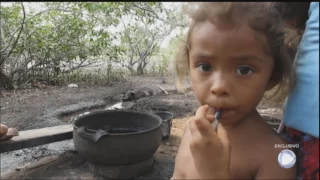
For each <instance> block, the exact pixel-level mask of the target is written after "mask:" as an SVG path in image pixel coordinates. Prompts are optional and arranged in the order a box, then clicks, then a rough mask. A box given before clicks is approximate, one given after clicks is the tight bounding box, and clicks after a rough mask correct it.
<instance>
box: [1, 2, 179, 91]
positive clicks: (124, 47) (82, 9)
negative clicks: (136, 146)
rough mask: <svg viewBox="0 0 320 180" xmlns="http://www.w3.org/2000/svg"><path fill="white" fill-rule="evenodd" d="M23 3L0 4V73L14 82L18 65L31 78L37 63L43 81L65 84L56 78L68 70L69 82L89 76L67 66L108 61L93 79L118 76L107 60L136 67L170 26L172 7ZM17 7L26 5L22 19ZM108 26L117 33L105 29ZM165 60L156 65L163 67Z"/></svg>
mask: <svg viewBox="0 0 320 180" xmlns="http://www.w3.org/2000/svg"><path fill="white" fill-rule="evenodd" d="M29 4H30V3H26V2H24V3H17V2H14V3H11V6H1V11H0V16H1V24H0V30H1V31H0V33H1V41H0V50H1V58H0V68H1V72H4V74H3V75H6V76H8V78H11V79H12V82H16V83H17V82H18V79H19V78H20V77H19V76H20V74H18V75H17V73H18V70H19V72H22V70H21V69H23V72H25V74H27V75H28V77H32V76H33V74H35V72H34V71H35V69H39V68H40V69H42V70H43V69H46V70H45V71H43V72H45V74H43V76H46V77H47V80H50V79H51V80H54V81H58V82H62V83H68V82H65V79H63V78H62V79H61V77H62V76H63V77H64V76H67V75H68V77H69V79H70V78H71V79H70V82H71V81H72V80H74V79H76V80H77V81H78V80H83V79H89V80H88V81H86V82H90V78H91V80H92V78H93V77H94V75H92V74H85V75H84V74H83V73H82V74H80V73H73V72H72V71H75V72H78V70H79V69H80V68H81V67H83V66H86V64H92V63H95V62H96V61H100V62H101V61H104V62H105V63H107V64H109V70H108V73H107V74H103V73H100V75H101V74H103V75H105V76H106V77H105V78H107V79H103V78H100V79H99V78H96V79H98V80H97V81H100V80H101V81H106V82H109V81H110V79H112V78H113V77H114V76H116V77H118V76H119V77H120V76H122V75H119V74H121V73H118V74H117V73H116V71H115V70H114V68H113V64H121V65H123V67H124V68H128V69H130V70H132V68H133V67H134V66H138V68H137V69H136V70H137V71H138V70H141V71H142V70H143V69H144V68H145V67H146V65H147V64H148V63H149V61H150V59H151V57H152V56H153V55H154V54H155V53H157V52H158V50H159V46H160V43H161V42H162V40H163V38H164V37H165V36H167V35H168V34H169V33H170V32H171V30H172V29H173V28H174V27H175V25H173V24H172V23H168V22H167V20H168V19H169V20H172V22H174V17H175V15H174V14H175V13H174V11H175V9H172V10H168V9H165V8H164V7H163V3H161V2H94V3H93V2H45V3H38V4H39V5H42V6H41V7H42V8H43V9H40V8H39V9H37V8H32V7H31V6H28V8H27V5H29ZM23 7H24V9H26V10H27V11H25V19H24V18H23V17H24V13H23ZM177 17H178V16H177ZM124 19H127V21H126V23H125V27H124V28H123V29H121V28H119V27H120V26H119V25H120V24H121V23H122V22H124V21H123V20H124ZM23 20H24V21H23ZM110 27H115V29H116V30H118V32H111V31H110V29H109V28H110ZM19 32H21V34H20V35H19ZM14 42H17V43H14ZM115 42H118V43H115ZM119 42H120V44H119ZM9 52H10V53H9ZM165 59H166V58H165ZM166 63H167V62H166V61H164V62H161V63H160V64H162V66H163V67H165V66H166ZM66 64H67V65H70V66H71V67H67V65H66ZM159 68H160V67H159ZM42 70H41V72H42ZM161 71H162V70H161ZM115 74H116V75H115ZM100 75H98V76H99V77H100ZM75 76H79V77H78V79H77V78H76V77H75ZM20 79H21V78H20ZM33 79H34V78H33ZM67 79H68V78H67ZM92 82H96V81H95V80H93V81H92ZM19 83H20V82H19ZM0 85H1V82H0Z"/></svg>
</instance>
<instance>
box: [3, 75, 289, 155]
mask: <svg viewBox="0 0 320 180" xmlns="http://www.w3.org/2000/svg"><path fill="white" fill-rule="evenodd" d="M163 80H164V78H162V77H157V76H154V77H137V76H136V77H129V78H126V79H124V80H122V81H119V82H116V83H114V84H112V85H109V86H97V87H79V88H69V87H68V86H63V87H54V86H43V87H42V88H36V89H18V90H15V91H4V90H2V91H1V94H0V96H1V103H0V106H1V107H0V108H1V123H4V124H6V125H7V126H9V127H15V128H17V129H18V130H19V131H23V130H29V129H36V128H43V127H46V126H55V125H62V124H66V123H68V122H67V121H64V120H60V121H53V120H52V122H51V123H44V121H50V119H49V118H47V119H46V118H43V117H46V116H45V115H46V113H50V112H52V111H55V110H57V109H59V108H60V109H61V108H62V109H63V108H64V107H66V106H70V105H75V104H79V103H87V102H89V101H90V102H92V101H103V103H102V104H103V105H110V104H113V103H115V102H117V101H120V98H121V94H122V92H126V91H127V90H129V89H135V88H138V87H141V86H151V85H161V86H162V87H163V88H164V89H165V90H167V91H168V94H160V95H156V96H152V97H145V98H142V99H139V100H138V101H136V102H135V105H134V106H133V107H132V108H134V109H146V110H150V111H170V112H173V113H174V120H173V125H172V129H171V137H170V138H169V139H168V140H163V142H162V145H161V146H160V149H159V152H160V153H162V154H163V155H165V156H169V157H172V158H173V157H175V155H176V153H177V150H178V146H179V144H180V141H181V136H182V134H183V129H184V125H185V122H186V121H187V119H188V117H190V116H191V115H192V114H193V113H194V112H195V110H196V108H197V107H198V102H197V100H196V98H195V96H194V94H193V92H188V93H186V94H182V93H177V92H176V90H175V79H174V77H166V78H165V83H164V82H163ZM282 99H283V98H282ZM282 102H283V100H280V101H278V102H275V101H270V100H269V101H268V100H263V101H262V102H261V103H260V104H259V106H258V110H259V111H260V112H262V113H263V114H267V116H268V117H271V120H270V121H272V117H275V118H277V120H279V118H280V117H281V115H282V110H281V107H282ZM41 117H42V118H41ZM269 119H270V118H269Z"/></svg>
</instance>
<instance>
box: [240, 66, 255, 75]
mask: <svg viewBox="0 0 320 180" xmlns="http://www.w3.org/2000/svg"><path fill="white" fill-rule="evenodd" d="M252 72H253V71H252V69H251V68H249V67H247V66H242V67H239V68H238V69H237V74H240V75H248V74H251V73H252Z"/></svg>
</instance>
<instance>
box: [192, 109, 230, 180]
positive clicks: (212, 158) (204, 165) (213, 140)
mask: <svg viewBox="0 0 320 180" xmlns="http://www.w3.org/2000/svg"><path fill="white" fill-rule="evenodd" d="M213 120H214V115H213V113H212V111H211V109H210V108H209V106H208V105H204V106H201V107H199V109H198V110H197V112H196V115H195V116H194V117H193V118H191V119H190V120H189V123H188V126H189V128H190V132H191V136H192V139H191V142H190V150H191V154H192V157H193V161H194V165H195V167H196V169H197V171H198V173H199V175H200V177H201V179H229V177H230V175H229V166H230V145H229V141H228V137H227V133H226V131H225V129H224V128H223V127H222V126H220V127H219V130H218V132H217V133H216V132H215V131H214V129H213V127H212V125H211V122H212V121H213Z"/></svg>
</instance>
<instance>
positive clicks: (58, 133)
mask: <svg viewBox="0 0 320 180" xmlns="http://www.w3.org/2000/svg"><path fill="white" fill-rule="evenodd" d="M72 138H73V126H72V125H71V124H68V125H62V126H54V127H48V128H41V129H33V130H27V131H20V132H19V136H14V137H13V138H12V139H10V140H7V141H2V142H0V153H3V152H8V151H14V150H19V149H24V148H29V147H34V146H39V145H43V144H49V143H53V142H57V141H64V140H68V139H72Z"/></svg>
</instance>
